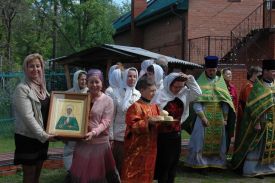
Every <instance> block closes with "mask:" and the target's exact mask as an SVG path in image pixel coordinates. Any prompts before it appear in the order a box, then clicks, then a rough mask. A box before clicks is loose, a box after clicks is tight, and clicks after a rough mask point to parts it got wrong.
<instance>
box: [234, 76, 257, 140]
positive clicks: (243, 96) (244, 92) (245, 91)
mask: <svg viewBox="0 0 275 183" xmlns="http://www.w3.org/2000/svg"><path fill="white" fill-rule="evenodd" d="M253 84H254V83H253V82H252V81H250V80H247V82H246V84H245V85H244V86H243V87H242V89H241V91H240V96H239V104H238V116H237V123H236V132H235V133H236V136H237V135H238V134H239V133H240V132H239V131H240V130H239V129H240V123H241V121H242V118H243V112H244V108H245V105H246V101H247V98H248V96H249V94H250V92H251V90H252V88H253Z"/></svg>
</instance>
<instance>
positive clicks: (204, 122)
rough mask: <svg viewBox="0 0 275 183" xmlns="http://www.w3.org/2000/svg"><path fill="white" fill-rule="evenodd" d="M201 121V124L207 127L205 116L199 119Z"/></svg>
mask: <svg viewBox="0 0 275 183" xmlns="http://www.w3.org/2000/svg"><path fill="white" fill-rule="evenodd" d="M201 122H202V125H203V126H204V127H208V126H209V123H208V120H207V118H202V119H201Z"/></svg>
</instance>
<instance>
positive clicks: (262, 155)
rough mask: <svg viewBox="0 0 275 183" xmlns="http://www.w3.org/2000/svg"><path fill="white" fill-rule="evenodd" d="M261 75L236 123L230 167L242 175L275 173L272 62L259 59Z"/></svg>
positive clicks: (274, 96)
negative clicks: (237, 130)
mask: <svg viewBox="0 0 275 183" xmlns="http://www.w3.org/2000/svg"><path fill="white" fill-rule="evenodd" d="M262 67H263V75H262V77H261V78H260V79H257V80H256V82H255V84H254V86H253V89H252V90H251V92H250V94H249V96H248V100H247V102H246V107H245V109H244V115H243V119H242V122H241V124H240V130H239V134H238V135H236V136H237V137H238V138H236V139H235V147H236V149H235V152H234V154H233V157H232V161H231V163H232V168H233V169H237V170H239V171H240V172H242V174H243V175H244V176H247V177H259V178H263V176H264V175H268V174H275V102H274V101H275V83H274V79H275V60H273V59H270V60H263V62H262Z"/></svg>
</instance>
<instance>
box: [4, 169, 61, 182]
mask: <svg viewBox="0 0 275 183" xmlns="http://www.w3.org/2000/svg"><path fill="white" fill-rule="evenodd" d="M65 176H66V171H65V169H53V170H52V169H43V170H42V173H41V177H40V183H62V182H64V178H65ZM22 180H23V175H22V172H18V173H17V174H16V175H10V176H3V177H0V183H22Z"/></svg>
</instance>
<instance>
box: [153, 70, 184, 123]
mask: <svg viewBox="0 0 275 183" xmlns="http://www.w3.org/2000/svg"><path fill="white" fill-rule="evenodd" d="M180 75H181V74H180V73H175V72H173V73H170V74H169V75H167V76H166V77H165V78H164V81H163V89H162V90H160V91H159V93H158V95H157V97H156V98H154V101H153V103H156V104H158V105H159V106H160V107H161V108H162V109H163V108H164V107H165V106H166V105H167V103H168V102H170V101H173V100H175V98H179V99H180V100H181V101H182V102H183V103H185V101H186V96H185V95H184V94H183V91H184V90H186V89H187V87H186V86H184V87H183V88H182V89H181V90H180V91H179V93H178V94H177V95H175V94H173V93H172V92H171V90H170V86H171V84H172V82H173V81H174V80H175V79H176V78H177V77H179V76H180ZM184 114H185V113H184V112H183V113H182V117H181V123H182V122H183V121H184V120H185V119H186V118H187V117H188V116H186V117H185V119H184Z"/></svg>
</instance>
